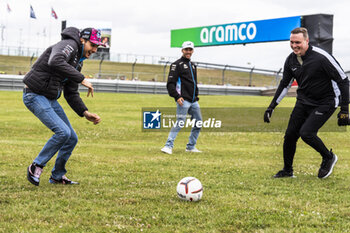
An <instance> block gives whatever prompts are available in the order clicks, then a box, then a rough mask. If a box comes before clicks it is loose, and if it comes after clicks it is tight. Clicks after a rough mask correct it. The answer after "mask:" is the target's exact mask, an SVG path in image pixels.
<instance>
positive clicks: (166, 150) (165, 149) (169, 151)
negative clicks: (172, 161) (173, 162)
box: [161, 146, 173, 155]
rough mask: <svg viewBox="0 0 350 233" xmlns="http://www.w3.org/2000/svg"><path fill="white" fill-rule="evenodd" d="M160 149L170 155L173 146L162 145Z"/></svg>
mask: <svg viewBox="0 0 350 233" xmlns="http://www.w3.org/2000/svg"><path fill="white" fill-rule="evenodd" d="M161 151H162V152H164V153H166V154H169V155H171V154H172V153H173V148H170V147H167V146H164V147H163V148H162V149H161Z"/></svg>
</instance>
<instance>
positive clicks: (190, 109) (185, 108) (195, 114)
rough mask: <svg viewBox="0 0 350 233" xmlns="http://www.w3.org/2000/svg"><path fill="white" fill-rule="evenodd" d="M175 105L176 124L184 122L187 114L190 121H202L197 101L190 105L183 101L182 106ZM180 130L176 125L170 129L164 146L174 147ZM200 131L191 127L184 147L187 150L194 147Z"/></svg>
mask: <svg viewBox="0 0 350 233" xmlns="http://www.w3.org/2000/svg"><path fill="white" fill-rule="evenodd" d="M176 105H177V109H176V121H177V122H179V121H186V115H187V113H188V114H189V115H191V120H192V119H196V121H201V120H202V114H201V109H200V107H199V104H198V101H196V102H194V103H191V102H188V101H186V100H185V101H184V103H183V105H182V106H180V105H179V104H178V103H176ZM180 130H181V127H180V126H179V125H178V124H176V125H175V126H174V127H172V128H171V130H170V133H169V136H168V140H167V141H166V143H165V146H167V147H170V148H173V147H174V141H175V138H176V136H177V134H178V133H179V131H180ZM200 131H201V128H198V127H196V126H194V127H192V130H191V134H190V137H189V141H188V143H187V146H186V148H187V149H189V150H191V149H193V148H194V147H195V145H196V143H197V139H198V136H199V132H200Z"/></svg>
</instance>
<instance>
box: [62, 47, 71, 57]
mask: <svg viewBox="0 0 350 233" xmlns="http://www.w3.org/2000/svg"><path fill="white" fill-rule="evenodd" d="M73 51H74V49H73V47H72V46H70V45H69V44H67V45H66V47H64V49H63V50H62V53H64V55H66V57H69V55H70V54H71V53H72V52H73Z"/></svg>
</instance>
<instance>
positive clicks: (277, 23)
mask: <svg viewBox="0 0 350 233" xmlns="http://www.w3.org/2000/svg"><path fill="white" fill-rule="evenodd" d="M300 25H301V16H295V17H287V18H278V19H267V20H259V21H251V22H242V23H229V24H222V25H213V26H205V27H195V28H184V29H175V30H171V47H181V45H182V43H183V42H184V41H188V40H189V41H192V42H193V43H194V46H195V47H203V46H217V45H228V44H248V43H257V42H270V41H284V40H289V36H290V31H292V30H293V29H294V28H296V27H300Z"/></svg>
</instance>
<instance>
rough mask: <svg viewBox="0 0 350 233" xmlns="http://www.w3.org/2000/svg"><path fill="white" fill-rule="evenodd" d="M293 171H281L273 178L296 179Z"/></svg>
mask: <svg viewBox="0 0 350 233" xmlns="http://www.w3.org/2000/svg"><path fill="white" fill-rule="evenodd" d="M295 177H296V176H294V174H293V171H286V170H281V171H279V172H277V173H276V175H274V176H273V178H295Z"/></svg>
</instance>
